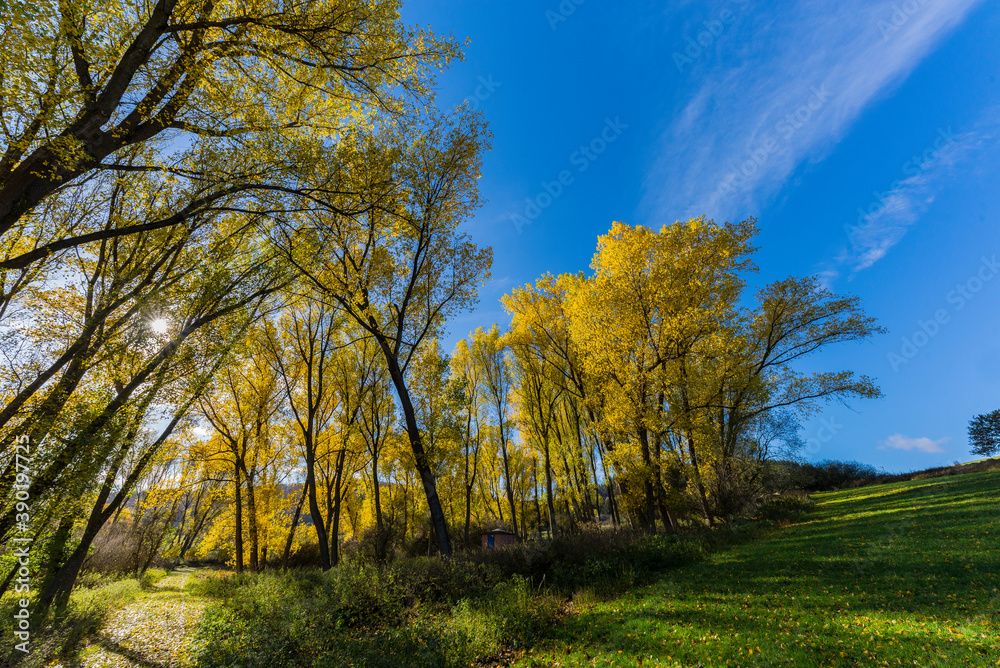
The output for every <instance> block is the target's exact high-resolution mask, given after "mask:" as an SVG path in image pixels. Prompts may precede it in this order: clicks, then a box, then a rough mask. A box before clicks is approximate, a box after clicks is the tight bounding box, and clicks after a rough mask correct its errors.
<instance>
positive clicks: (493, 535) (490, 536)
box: [483, 529, 517, 550]
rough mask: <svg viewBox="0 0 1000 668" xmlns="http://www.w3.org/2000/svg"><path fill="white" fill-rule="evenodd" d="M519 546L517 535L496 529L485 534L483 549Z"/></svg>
mask: <svg viewBox="0 0 1000 668" xmlns="http://www.w3.org/2000/svg"><path fill="white" fill-rule="evenodd" d="M511 545H517V534H516V533H511V532H510V531H505V530H503V529H494V530H493V531H490V532H489V533H484V534H483V549H485V550H493V549H496V548H498V547H509V546H511Z"/></svg>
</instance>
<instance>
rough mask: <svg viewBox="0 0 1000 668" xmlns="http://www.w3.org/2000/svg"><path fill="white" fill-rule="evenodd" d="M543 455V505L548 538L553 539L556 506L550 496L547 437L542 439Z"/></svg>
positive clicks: (550, 465) (550, 462)
mask: <svg viewBox="0 0 1000 668" xmlns="http://www.w3.org/2000/svg"><path fill="white" fill-rule="evenodd" d="M544 441H545V444H544V446H543V447H544V453H545V503H546V505H547V506H548V510H549V538H555V537H556V533H557V529H556V506H555V500H554V499H553V496H552V461H551V460H550V458H549V439H548V436H547V435H546V437H545V438H544Z"/></svg>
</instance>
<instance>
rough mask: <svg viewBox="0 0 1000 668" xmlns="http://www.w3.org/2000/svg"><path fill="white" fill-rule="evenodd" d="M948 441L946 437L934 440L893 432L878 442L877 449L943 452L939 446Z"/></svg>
mask: <svg viewBox="0 0 1000 668" xmlns="http://www.w3.org/2000/svg"><path fill="white" fill-rule="evenodd" d="M947 442H948V438H939V439H938V440H936V441H932V440H931V439H929V438H927V437H926V436H923V437H921V438H910V437H909V436H904V435H902V434H893V435H892V436H890V437H889V438H887V439H885V440H884V441H882V442H881V443H879V446H878V449H879V450H917V451H919V452H926V453H938V452H944V451H945V450H944V448H942V447H941V446H942V445H944V444H945V443H947Z"/></svg>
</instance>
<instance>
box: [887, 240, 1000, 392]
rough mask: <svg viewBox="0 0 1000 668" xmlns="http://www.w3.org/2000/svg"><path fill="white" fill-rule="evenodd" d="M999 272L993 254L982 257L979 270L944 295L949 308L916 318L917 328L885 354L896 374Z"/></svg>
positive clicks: (998, 264) (999, 263)
mask: <svg viewBox="0 0 1000 668" xmlns="http://www.w3.org/2000/svg"><path fill="white" fill-rule="evenodd" d="M998 273H1000V262H998V261H997V256H996V255H994V256H993V257H991V258H986V257H984V258H982V262H981V263H980V265H979V269H977V270H976V272H975V273H974V274H972V276H970V277H969V278H968V279H966V280H965V281H964V282H962V283H959V284H958V285H956V286H955V288H954V289H953V290H950V291H949V292H948V294H946V295H945V302H946V303H947V304H948V305H949V307H950V308H939V309H938V310H936V311H935V312H934V315H933V316H932V317H931V318H928V319H927V320H918V321H917V325H916V328H914V330H913V332H912V333H911V334H910V335H909V336H904V337H903V338H902V340H901V341H900V344H899V347H898V348H897V349H896V350H895V351H892V352H889V353H887V354H886V359H887V360H888V362H889V366H891V367H892V370H893V372H895V373H898V372H899V370H900V368H902V367H903V366H905V365H907V364H909V363H910V361H911V360H912V359H913V358H915V357H916V356H917V355H918V354H919V353H920V351H921V350H923V349H924V348H925V347H926V346H927V344H929V343H930V342H931V340H932V339H933V338H934V337H935V336H937V335H938V333H939V332H940V331H941V328H942V327H944V326H945V325H947V324H948V323H950V322H951V319H952V317H953V315H954V314H955V313H958V312H959V311H961V310H962V309H964V308H965V307H966V306H967V305H968V304H969V302H971V301H972V300H973V299H975V298H976V295H977V294H979V292H981V291H982V289H983V288H984V287H985V286H986V284H987V283H989V282H990V281H992V280H993V279H994V278H995V277H996V275H997V274H998Z"/></svg>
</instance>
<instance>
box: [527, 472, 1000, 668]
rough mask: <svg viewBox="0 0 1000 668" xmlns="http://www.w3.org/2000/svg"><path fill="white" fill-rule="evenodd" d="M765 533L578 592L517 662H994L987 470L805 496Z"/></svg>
mask: <svg viewBox="0 0 1000 668" xmlns="http://www.w3.org/2000/svg"><path fill="white" fill-rule="evenodd" d="M814 498H815V499H816V500H817V501H818V505H817V509H816V510H815V512H813V513H811V514H810V515H809V516H807V518H806V519H805V520H803V521H801V522H800V523H798V524H796V525H794V526H791V527H788V528H785V529H782V530H780V531H777V532H775V533H773V534H771V535H770V536H768V537H766V538H764V539H762V540H757V541H753V542H749V543H745V544H742V545H738V546H736V547H734V548H733V549H730V550H727V551H724V552H718V553H715V554H712V555H710V556H709V557H708V558H707V559H706V560H705V561H703V562H701V563H698V564H697V565H694V566H690V567H687V568H683V569H679V570H676V571H673V572H671V573H669V574H667V575H665V576H664V578H663V580H662V581H661V582H659V583H657V584H655V585H652V586H648V587H643V588H641V589H637V590H634V591H632V592H630V593H628V594H626V595H624V596H622V597H619V598H615V599H613V600H608V601H600V602H578V604H577V605H576V611H575V614H572V615H569V616H567V617H566V618H564V620H563V621H562V623H560V624H559V625H558V626H556V627H554V628H553V630H552V632H551V633H550V634H549V637H548V638H547V639H545V640H544V641H543V642H541V643H538V644H536V646H535V647H534V648H533V649H531V650H529V651H528V653H527V654H525V655H524V656H522V658H521V659H519V661H518V662H517V663H516V664H515V665H517V666H590V665H594V666H705V667H708V666H734V667H735V666H747V667H749V666H761V667H764V666H786V665H787V666H796V667H813V666H817V667H818V666H824V667H825V666H835V667H847V666H899V665H905V666H977V667H986V666H1000V592H998V588H1000V471H992V472H987V473H974V474H967V475H961V476H952V477H946V478H935V479H928V480H917V481H910V482H901V483H893V484H888V485H879V486H873V487H864V488H859V489H855V490H848V491H840V492H830V493H824V494H817V495H815V496H814Z"/></svg>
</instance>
